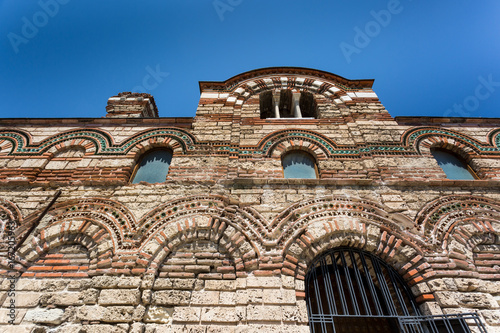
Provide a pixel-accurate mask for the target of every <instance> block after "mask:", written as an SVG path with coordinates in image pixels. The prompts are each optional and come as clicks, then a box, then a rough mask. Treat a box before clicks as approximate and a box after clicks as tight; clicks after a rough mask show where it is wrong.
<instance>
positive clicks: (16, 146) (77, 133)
mask: <svg viewBox="0 0 500 333" xmlns="http://www.w3.org/2000/svg"><path fill="white" fill-rule="evenodd" d="M170 140H174V141H175V142H172V143H170V145H171V146H172V147H173V148H174V150H176V149H177V148H178V147H177V144H178V145H179V146H180V149H181V150H182V152H185V151H187V150H194V145H195V144H196V139H195V137H194V136H193V135H192V134H190V133H189V132H187V131H186V130H184V129H180V128H173V127H166V128H155V129H149V130H145V131H142V132H139V133H136V134H134V135H132V136H130V137H129V138H127V139H126V140H124V141H123V142H121V143H115V141H114V139H113V137H112V136H111V135H110V134H109V133H107V132H105V131H103V130H101V129H96V128H83V129H74V130H70V131H66V132H62V133H59V134H57V135H53V136H51V137H49V138H47V139H44V140H42V141H40V142H38V143H32V137H31V135H30V134H29V133H27V132H25V131H20V130H17V129H16V130H12V129H4V130H0V147H1V150H0V154H2V155H15V156H43V155H44V154H46V153H47V155H46V156H47V157H50V156H52V155H51V154H54V153H55V152H56V151H57V150H59V149H61V148H63V147H66V146H82V147H84V149H85V151H86V155H126V154H128V153H130V152H131V151H132V154H133V155H135V154H137V153H138V152H139V151H140V150H141V149H143V148H144V147H145V146H148V145H155V144H164V145H165V144H167V145H168V142H170Z"/></svg>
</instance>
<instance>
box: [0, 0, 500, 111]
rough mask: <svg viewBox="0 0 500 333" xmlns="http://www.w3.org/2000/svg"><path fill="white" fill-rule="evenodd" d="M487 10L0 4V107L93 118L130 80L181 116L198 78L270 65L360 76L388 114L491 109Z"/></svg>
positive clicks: (365, 4)
mask: <svg viewBox="0 0 500 333" xmlns="http://www.w3.org/2000/svg"><path fill="white" fill-rule="evenodd" d="M55 4H57V5H55ZM376 17H377V18H376ZM499 17H500V1H498V0H482V1H472V0H471V1H465V0H454V1H452V0H441V1H424V0H413V1H411V0H401V1H394V0H391V1H385V0H384V1H373V0H372V1H369V0H366V1H340V0H336V1H324V0H323V1H319V0H312V1H292V0H288V1H278V0H273V1H263V0H196V1H194V0H179V1H174V0H168V1H167V0H149V1H129V0H120V1H117V0H106V1H102V0H101V1H96V0H86V1H77V0H41V1H27V0H26V1H19V0H3V1H2V0H0V37H1V42H0V43H1V44H0V60H1V61H0V117H30V118H33V117H102V116H104V115H105V114H106V111H105V106H106V102H107V99H108V98H109V97H110V96H113V95H115V94H117V93H118V92H121V91H130V90H134V89H135V90H138V89H141V88H142V89H143V91H144V92H148V93H150V94H152V95H153V96H154V97H155V100H156V103H157V105H158V108H159V112H160V116H162V117H177V116H188V117H192V116H194V115H195V112H196V106H197V103H198V99H199V88H198V81H223V80H226V79H228V78H229V77H232V76H234V75H236V74H239V73H242V72H245V71H248V70H252V69H256V68H261V67H271V66H298V67H310V68H315V69H320V70H324V71H328V72H332V73H335V74H338V75H341V76H344V77H346V78H349V79H372V78H373V79H375V84H374V90H375V92H376V93H377V94H378V96H379V98H380V100H381V101H382V103H383V104H384V105H385V106H386V108H387V109H388V110H389V112H390V113H391V114H392V115H393V116H404V115H422V116H424V115H425V116H443V115H448V116H470V117H500V19H499ZM151 71H153V72H155V71H159V73H157V74H155V75H154V76H151V77H147V76H148V75H149V72H151ZM155 77H156V78H155ZM145 78H146V80H145ZM144 82H145V83H146V84H144ZM454 105H456V106H457V107H455V108H454Z"/></svg>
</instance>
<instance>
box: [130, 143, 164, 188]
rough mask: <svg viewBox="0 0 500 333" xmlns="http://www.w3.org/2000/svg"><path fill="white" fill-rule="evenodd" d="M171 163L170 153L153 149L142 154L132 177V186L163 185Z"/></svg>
mask: <svg viewBox="0 0 500 333" xmlns="http://www.w3.org/2000/svg"><path fill="white" fill-rule="evenodd" d="M171 161H172V152H171V151H170V150H166V149H155V150H152V151H150V152H148V153H146V154H144V155H143V156H142V157H141V159H140V160H139V163H138V164H137V166H136V169H135V171H134V174H133V176H132V184H137V183H139V182H147V183H163V182H164V181H165V180H166V179H167V174H168V168H169V166H170V162H171Z"/></svg>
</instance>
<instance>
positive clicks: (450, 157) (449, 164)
mask: <svg viewBox="0 0 500 333" xmlns="http://www.w3.org/2000/svg"><path fill="white" fill-rule="evenodd" d="M431 153H432V155H433V156H434V158H435V159H436V161H437V162H438V165H439V166H440V167H441V169H443V171H444V173H445V174H446V177H447V178H448V179H454V180H473V179H476V178H477V176H476V175H475V173H474V171H473V170H472V168H471V167H470V166H469V165H468V164H467V163H466V162H465V161H464V160H463V159H462V158H461V157H459V156H458V155H455V154H454V153H452V152H450V151H449V150H445V149H432V150H431Z"/></svg>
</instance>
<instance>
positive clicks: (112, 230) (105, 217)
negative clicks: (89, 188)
mask: <svg viewBox="0 0 500 333" xmlns="http://www.w3.org/2000/svg"><path fill="white" fill-rule="evenodd" d="M39 214H40V212H36V213H34V214H32V216H38V215H39ZM43 221H46V222H45V223H44V224H46V227H45V228H44V229H41V231H40V232H43V231H44V230H47V231H45V233H46V234H49V235H58V234H59V233H62V232H64V231H65V230H66V229H65V228H68V227H69V226H71V228H72V229H71V230H73V232H76V231H75V230H78V228H80V227H81V228H88V227H89V225H87V224H88V223H90V224H91V225H93V226H95V227H97V228H99V230H100V229H103V230H104V233H106V234H107V235H108V236H109V240H110V242H111V246H112V248H113V252H115V251H121V250H128V249H132V248H135V247H136V243H135V241H134V240H133V235H134V234H135V232H136V230H137V223H136V221H135V218H134V216H133V214H132V213H131V212H130V211H129V210H128V209H127V208H126V207H125V206H123V205H122V204H121V203H119V202H117V201H113V200H109V199H104V198H85V199H74V200H68V201H64V202H60V203H57V204H55V205H54V207H52V208H51V209H50V210H49V212H48V213H47V215H46V216H45V217H44V219H43ZM84 222H85V224H82V223H84ZM58 228H61V229H60V231H57V230H59V229H58ZM75 228H76V229H75ZM49 230H50V232H49ZM90 236H91V237H92V236H94V235H90Z"/></svg>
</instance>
